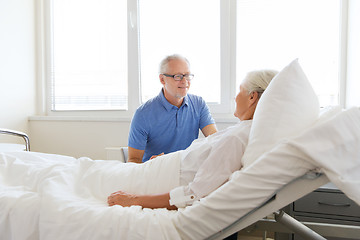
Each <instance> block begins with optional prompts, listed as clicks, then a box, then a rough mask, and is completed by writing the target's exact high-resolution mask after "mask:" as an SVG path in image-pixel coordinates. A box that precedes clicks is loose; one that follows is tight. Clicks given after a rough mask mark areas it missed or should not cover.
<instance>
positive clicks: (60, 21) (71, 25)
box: [51, 0, 128, 111]
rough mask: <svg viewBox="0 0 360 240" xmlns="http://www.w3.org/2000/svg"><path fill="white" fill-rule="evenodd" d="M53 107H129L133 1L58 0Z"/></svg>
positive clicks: (54, 35) (53, 38)
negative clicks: (129, 8)
mask: <svg viewBox="0 0 360 240" xmlns="http://www.w3.org/2000/svg"><path fill="white" fill-rule="evenodd" d="M52 10H53V15H52V16H53V18H52V22H53V25H52V31H53V36H52V67H51V78H52V82H51V88H52V89H51V100H52V101H51V102H52V104H51V110H55V111H59V110H119V109H127V94H128V93H127V89H128V87H127V1H126V0H122V1H119V0H106V1H102V0H91V1H88V0H54V1H53V8H52Z"/></svg>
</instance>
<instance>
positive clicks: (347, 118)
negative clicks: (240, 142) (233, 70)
mask: <svg viewBox="0 0 360 240" xmlns="http://www.w3.org/2000/svg"><path fill="white" fill-rule="evenodd" d="M358 146H360V110H359V109H357V108H354V109H350V110H347V111H342V112H340V113H338V114H336V115H335V116H331V117H329V119H326V120H324V121H320V122H318V124H315V126H313V127H312V128H310V129H307V130H306V131H304V132H303V133H301V134H300V135H299V136H296V137H293V138H290V139H283V141H282V142H280V143H279V144H277V145H276V146H275V147H274V148H272V149H271V150H270V151H268V152H266V153H264V154H262V155H261V157H260V158H258V159H257V160H256V161H254V163H252V164H251V165H249V166H248V167H246V168H243V169H241V170H239V171H236V172H234V173H233V174H232V175H231V177H230V180H229V181H228V182H227V183H225V184H224V185H223V186H221V187H220V188H219V189H217V190H216V191H214V192H213V193H211V194H210V195H209V196H207V197H205V198H203V199H201V200H200V201H198V202H195V203H194V205H192V206H189V207H186V208H185V209H180V210H179V211H168V210H166V209H156V210H151V209H142V208H140V207H139V206H132V207H121V206H113V207H108V206H107V203H106V198H107V196H108V195H109V194H110V193H112V192H114V191H117V190H120V189H121V190H125V191H129V192H134V193H139V194H141V193H162V192H168V191H169V190H170V189H172V188H174V187H176V186H178V185H179V183H178V179H179V169H180V160H179V158H178V157H177V154H178V153H173V154H171V155H170V157H169V156H163V157H158V158H156V159H154V160H151V161H148V162H147V163H145V164H140V165H138V164H131V163H126V164H125V163H121V162H118V161H101V160H98V161H96V160H95V161H94V160H91V159H88V158H80V159H75V158H71V157H66V156H60V155H51V154H43V153H34V152H17V153H1V154H0V212H1V215H0V232H1V238H2V239H7V240H8V239H22V240H23V239H54V240H56V239H204V238H206V237H207V236H210V235H212V234H214V233H216V232H218V231H220V230H221V229H223V228H225V227H226V226H228V225H229V224H231V223H232V222H234V221H236V220H237V219H238V218H240V217H242V216H243V215H245V214H247V213H248V212H249V211H251V210H252V209H254V208H256V207H258V206H259V205H261V204H262V203H263V202H265V201H266V200H267V199H268V198H269V197H271V196H272V195H273V193H274V192H276V191H277V190H278V189H280V188H281V187H283V186H284V185H286V184H287V183H289V182H290V181H292V180H293V179H296V178H297V177H299V176H301V175H303V174H305V173H306V172H307V171H309V170H312V169H314V168H317V169H318V170H319V171H321V172H323V173H324V174H326V176H327V177H328V178H329V179H330V180H331V181H332V182H333V183H334V184H335V185H337V186H338V187H339V189H341V190H343V192H344V193H345V194H346V195H348V196H349V197H350V198H351V199H352V200H354V201H355V202H357V203H358V204H360V189H359V188H358V186H359V185H360V175H359V174H358V172H359V171H360V148H359V147H358ZM294 191H296V189H294ZM294 200H296V199H294ZM20 230H21V231H20Z"/></svg>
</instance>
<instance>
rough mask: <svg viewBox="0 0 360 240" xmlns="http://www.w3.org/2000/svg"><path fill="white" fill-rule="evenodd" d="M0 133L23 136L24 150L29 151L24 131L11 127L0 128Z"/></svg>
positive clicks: (28, 140)
mask: <svg viewBox="0 0 360 240" xmlns="http://www.w3.org/2000/svg"><path fill="white" fill-rule="evenodd" d="M0 134H7V135H12V136H16V137H21V138H23V139H24V141H25V150H26V151H30V139H29V136H28V135H27V134H26V133H24V132H20V131H15V130H12V129H5V128H0Z"/></svg>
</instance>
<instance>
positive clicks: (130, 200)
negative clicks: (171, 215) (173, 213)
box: [108, 191, 177, 210]
mask: <svg viewBox="0 0 360 240" xmlns="http://www.w3.org/2000/svg"><path fill="white" fill-rule="evenodd" d="M169 200H170V194H169V193H163V194H154V195H136V194H130V193H126V192H123V191H117V192H114V193H112V194H111V195H110V196H109V197H108V204H109V206H114V205H121V206H123V207H130V206H133V205H138V206H141V207H143V208H153V209H154V208H167V209H169V210H176V209H177V207H176V206H173V205H170V203H169Z"/></svg>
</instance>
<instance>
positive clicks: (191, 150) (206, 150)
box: [170, 120, 252, 208]
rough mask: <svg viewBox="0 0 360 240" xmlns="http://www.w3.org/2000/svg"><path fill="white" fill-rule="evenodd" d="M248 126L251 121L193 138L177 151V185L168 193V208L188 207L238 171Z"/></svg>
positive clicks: (246, 140) (248, 131)
mask: <svg viewBox="0 0 360 240" xmlns="http://www.w3.org/2000/svg"><path fill="white" fill-rule="evenodd" d="M251 123H252V120H246V121H241V122H239V123H238V124H236V125H235V126H232V127H229V128H227V129H225V130H222V131H219V132H217V133H215V134H213V135H211V136H209V137H207V138H201V139H197V140H195V141H194V142H193V143H192V144H191V145H190V146H189V147H188V148H187V149H186V150H184V151H180V152H179V154H180V159H181V167H180V185H181V186H180V187H177V188H174V189H173V190H171V191H170V204H171V205H175V206H177V207H178V208H180V207H185V206H187V205H191V204H192V203H193V202H194V201H195V200H198V199H200V198H202V197H205V196H207V195H208V194H209V193H211V192H212V191H214V190H215V189H217V188H218V187H220V186H221V185H222V184H224V183H225V182H226V181H228V179H229V177H230V175H231V174H232V173H233V172H234V171H236V170H239V169H240V168H241V166H242V164H241V158H242V156H243V154H244V151H245V147H246V146H247V143H248V138H249V133H250V128H251Z"/></svg>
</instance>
